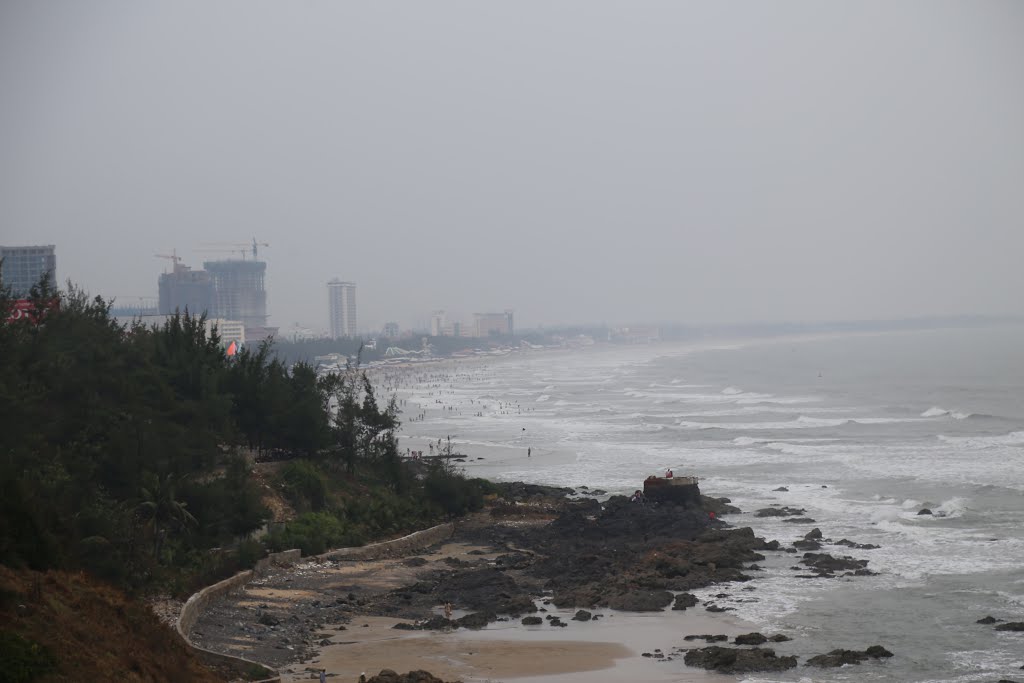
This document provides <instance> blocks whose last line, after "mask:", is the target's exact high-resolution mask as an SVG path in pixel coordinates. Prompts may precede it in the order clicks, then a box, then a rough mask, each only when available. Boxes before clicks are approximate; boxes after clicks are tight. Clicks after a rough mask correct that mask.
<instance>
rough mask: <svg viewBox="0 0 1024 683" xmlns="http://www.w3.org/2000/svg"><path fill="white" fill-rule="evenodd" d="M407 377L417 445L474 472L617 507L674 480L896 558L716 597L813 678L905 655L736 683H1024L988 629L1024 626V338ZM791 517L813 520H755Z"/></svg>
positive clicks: (963, 336)
mask: <svg viewBox="0 0 1024 683" xmlns="http://www.w3.org/2000/svg"><path fill="white" fill-rule="evenodd" d="M406 377H407V378H406V380H405V381H404V384H402V385H401V386H397V387H396V388H397V396H398V397H399V399H400V401H401V404H402V409H403V421H404V424H403V427H402V441H401V444H402V447H403V449H404V448H412V449H419V450H423V451H424V454H425V455H426V454H428V449H430V451H431V452H432V451H433V450H435V449H436V448H437V447H441V448H443V447H446V446H447V444H448V442H449V440H450V442H451V444H452V449H453V450H455V451H457V452H459V453H463V454H465V455H466V456H467V459H466V461H465V463H464V465H463V466H464V467H465V470H466V473H467V475H469V476H483V477H487V478H490V479H493V480H499V481H515V480H520V481H526V482H533V483H541V484H551V485H556V486H566V487H573V488H575V489H577V490H579V487H581V486H587V487H589V488H588V489H587V490H588V491H592V490H593V489H599V490H602V491H604V492H606V493H605V494H601V495H602V496H607V495H613V494H630V493H632V492H633V491H634V490H635V489H637V488H640V487H641V486H642V482H643V480H644V478H646V477H647V476H648V475H651V474H658V475H661V474H664V472H665V470H666V469H672V470H673V472H674V474H675V475H676V476H691V475H692V476H697V477H698V478H699V480H700V487H701V490H702V492H704V493H705V494H708V495H713V496H725V497H728V498H730V499H731V500H732V502H733V504H734V505H737V506H738V507H740V508H741V509H742V510H743V513H742V514H738V515H731V516H729V517H727V521H728V522H730V523H731V524H733V525H735V526H738V527H740V526H750V527H752V528H753V529H754V531H755V532H756V534H757V535H759V536H764V537H765V538H767V539H778V540H779V541H780V542H781V543H784V544H789V543H791V542H792V541H794V540H796V539H799V538H801V537H802V536H803V535H804V534H805V533H807V532H808V531H810V530H811V529H812V528H815V527H816V528H819V529H820V530H821V532H822V534H823V535H824V536H825V537H826V538H830V539H833V540H839V539H843V538H845V539H848V540H851V541H853V542H855V543H860V544H875V545H878V546H880V547H879V548H877V549H872V550H851V549H849V548H846V547H842V546H827V545H826V546H825V547H824V548H823V550H822V552H829V553H831V554H833V555H844V556H851V557H855V558H859V559H867V560H869V564H868V568H869V569H871V570H873V571H875V572H877V573H878V575H877V576H861V577H848V578H832V579H827V578H814V579H808V578H797V575H798V574H802V573H804V572H802V571H799V570H797V569H794V565H795V563H796V560H797V559H799V554H798V555H792V554H786V553H767V555H768V556H769V557H768V559H767V560H766V561H765V562H763V563H760V564H761V565H762V566H763V568H764V571H761V572H751V575H752V576H754V579H753V581H751V582H749V584H747V585H749V586H752V587H753V589H754V590H747V591H743V590H739V587H738V586H733V587H731V588H730V587H722V586H715V587H711V588H708V589H704V590H701V591H697V592H696V593H697V595H698V597H700V598H701V599H702V600H705V601H713V602H714V603H715V604H717V605H719V606H721V607H727V608H729V609H730V614H732V615H735V616H736V617H738V618H739V619H742V620H745V621H747V622H750V623H752V624H753V625H755V626H756V628H757V629H758V630H760V631H762V632H764V633H766V634H774V633H785V634H787V635H789V636H791V637H792V638H793V640H792V641H791V642H789V643H781V644H772V647H774V648H775V649H776V651H777V652H779V653H780V654H795V655H798V656H799V657H800V659H801V661H805V660H806V658H808V657H810V656H813V655H815V654H822V653H825V652H828V651H829V650H832V649H834V648H847V649H858V650H861V649H864V648H865V647H867V646H870V645H875V644H881V645H883V646H884V647H886V648H887V649H888V650H890V651H892V652H893V653H894V655H895V656H894V657H893V658H891V659H889V660H886V661H884V662H869V663H865V664H862V665H860V666H847V667H843V668H840V669H827V670H822V669H812V668H807V667H804V666H800V667H798V668H797V669H794V670H791V671H789V672H786V673H780V674H757V675H750V676H747V677H738V680H744V681H748V682H749V683H756V682H762V681H908V682H911V681H913V682H924V681H929V682H938V681H942V682H950V683H952V682H956V683H966V682H969V681H993V682H994V681H997V680H999V679H1000V678H1011V679H1012V678H1017V679H1019V680H1024V671H1022V670H1021V667H1022V666H1024V633H1013V632H1000V631H996V630H994V627H993V626H991V625H983V624H977V623H976V621H977V620H978V619H980V618H982V617H985V616H988V615H991V616H993V617H995V618H997V619H1001V620H1005V621H1024V327H1021V326H999V327H988V328H986V327H972V328H961V329H932V330H923V331H904V332H889V333H861V334H855V333H850V334H843V335H818V336H804V337H792V338H775V339H742V340H728V341H718V342H712V341H704V342H693V343H686V344H684V343H679V344H651V345H639V346H608V345H602V346H595V347H591V348H586V349H580V350H572V351H535V352H523V353H516V354H511V355H509V356H507V357H503V358H494V359H488V360H472V361H467V362H461V363H460V362H452V363H449V364H441V365H438V366H434V367H431V368H422V369H420V370H417V371H416V373H415V374H412V375H407V376H406ZM438 444H440V446H439V445H438ZM780 489H785V490H780ZM772 505H786V506H790V507H796V508H803V509H805V510H806V513H805V516H806V517H809V518H812V519H813V520H814V522H813V523H804V524H793V523H787V522H785V521H783V520H784V518H766V517H757V516H755V514H754V512H755V511H756V510H758V509H760V508H765V507H769V506H772ZM924 508H927V509H929V510H931V511H932V514H930V515H928V514H919V512H920V511H921V510H922V509H924ZM723 592H724V593H726V594H727V595H728V597H725V598H720V597H715V595H718V594H722V593H723ZM682 644H683V643H682V642H680V645H682ZM664 666H666V667H672V666H676V667H678V668H679V670H680V671H682V669H684V668H685V665H684V664H683V662H682V661H681V660H676V661H673V662H669V663H667V664H665V665H664Z"/></svg>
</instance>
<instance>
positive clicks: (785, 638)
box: [768, 633, 793, 643]
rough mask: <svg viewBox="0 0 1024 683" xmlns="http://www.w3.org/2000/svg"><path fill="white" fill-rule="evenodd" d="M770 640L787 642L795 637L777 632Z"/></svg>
mask: <svg viewBox="0 0 1024 683" xmlns="http://www.w3.org/2000/svg"><path fill="white" fill-rule="evenodd" d="M768 640H770V641H772V642H773V643H787V642H789V641H791V640H793V639H792V638H790V637H789V636H787V635H784V634H782V633H777V634H775V635H774V636H772V637H771V638H769V639H768Z"/></svg>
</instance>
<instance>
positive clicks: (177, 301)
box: [158, 261, 217, 317]
mask: <svg viewBox="0 0 1024 683" xmlns="http://www.w3.org/2000/svg"><path fill="white" fill-rule="evenodd" d="M159 288H160V300H159V306H158V309H159V311H160V314H161V315H170V314H172V313H174V312H175V311H182V312H184V311H186V310H187V311H188V312H189V313H192V314H194V315H206V316H208V317H209V316H211V314H212V312H213V278H212V277H210V273H208V272H207V271H205V270H192V269H191V268H189V267H188V266H183V265H181V263H179V262H177V261H175V263H174V270H173V271H171V272H170V273H164V274H163V275H161V276H160V283H159ZM212 317H217V316H212Z"/></svg>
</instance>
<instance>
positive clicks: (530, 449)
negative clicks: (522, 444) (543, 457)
mask: <svg viewBox="0 0 1024 683" xmlns="http://www.w3.org/2000/svg"><path fill="white" fill-rule="evenodd" d="M531 455H533V449H532V448H527V449H526V457H527V458H529V457H530V456H531Z"/></svg>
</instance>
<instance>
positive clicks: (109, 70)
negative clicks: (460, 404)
mask: <svg viewBox="0 0 1024 683" xmlns="http://www.w3.org/2000/svg"><path fill="white" fill-rule="evenodd" d="M253 237H256V238H257V239H258V240H259V241H261V242H267V243H269V244H270V247H267V248H264V249H263V250H262V251H261V256H262V255H264V254H265V257H266V261H267V264H268V266H267V268H268V270H267V287H268V291H269V295H268V308H269V312H270V316H271V322H272V323H274V324H278V325H281V326H290V325H292V324H293V323H295V322H299V323H302V324H306V325H313V326H316V327H326V324H327V303H326V299H327V295H326V282H327V281H328V280H329V279H331V278H333V277H335V276H337V277H340V278H342V279H346V280H354V281H356V282H357V283H358V286H359V318H360V320H359V326H360V328H364V329H365V328H368V327H371V326H372V327H376V326H378V325H380V324H382V323H384V322H385V321H389V320H395V321H398V322H399V323H401V324H402V325H403V326H408V325H412V324H414V323H417V322H421V321H422V322H426V321H427V320H428V319H429V314H430V311H432V310H433V309H447V310H449V311H451V312H453V313H455V314H456V317H457V316H458V314H460V313H461V314H465V315H468V314H471V313H472V312H474V311H490V310H501V309H505V308H514V309H515V310H516V319H517V323H518V324H519V325H520V326H524V325H531V326H532V325H535V324H538V323H543V324H551V323H558V322H569V321H571V322H601V321H607V322H625V321H669V320H674V321H683V322H725V321H751V320H759V321H780V320H808V321H810V320H824V319H850V318H879V317H883V318H890V317H902V316H919V315H935V314H959V313H982V314H985V313H991V314H1002V313H1009V314H1024V297H1022V296H1021V294H1022V292H1024V266H1022V255H1024V3H1021V2H1012V1H1007V2H982V1H972V2H935V1H930V0H929V1H927V2H897V1H890V0H884V1H876V2H847V3H838V2H820V1H818V0H812V1H809V2H771V3H768V2H748V3H745V2H717V1H715V2H681V1H673V2H634V1H627V0H622V1H619V2H607V1H604V0H579V1H578V2H566V1H550V0H545V1H543V2H540V1H538V2H530V1H524V0H516V1H514V2H513V1H508V2H481V1H479V0H467V1H466V2H439V1H431V2H422V1H410V2H404V3H393V2H380V1H377V0H374V1H366V2H361V3H355V2H340V1H333V0H332V1H326V0H325V1H312V0H307V1H292V2H279V1H273V2H269V1H268V2H263V1H258V0H238V1H234V2H211V1H210V0H197V1H195V2H183V1H181V0H174V1H171V0H168V1H166V2H147V1H140V0H124V1H122V2H106V1H95V0H90V1H84V0H65V1H60V0H52V1H46V2H40V1H38V0H0V244H27V243H43V244H48V243H53V244H56V245H57V258H58V269H59V272H58V276H59V277H60V279H61V280H62V281H63V280H65V279H67V278H70V279H72V280H73V281H75V282H76V283H77V284H79V285H81V286H83V287H85V288H86V289H87V290H89V291H90V292H92V293H99V294H104V295H116V296H118V297H119V298H120V300H121V301H122V302H128V301H129V300H130V299H132V298H134V297H140V296H145V297H155V296H156V292H157V276H158V274H159V273H160V272H162V271H163V269H164V268H165V266H166V265H168V262H166V261H162V260H160V259H157V258H154V257H153V254H155V253H169V252H170V250H171V249H175V248H176V249H177V250H178V254H179V255H182V256H184V257H185V262H186V263H187V264H190V265H193V266H196V267H199V266H201V261H202V260H203V259H204V258H206V259H210V258H217V257H221V256H230V254H223V255H219V254H216V253H198V252H196V251H195V249H197V248H198V247H200V245H201V243H203V242H236V241H237V242H245V241H247V240H251V239H252V238H253Z"/></svg>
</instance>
